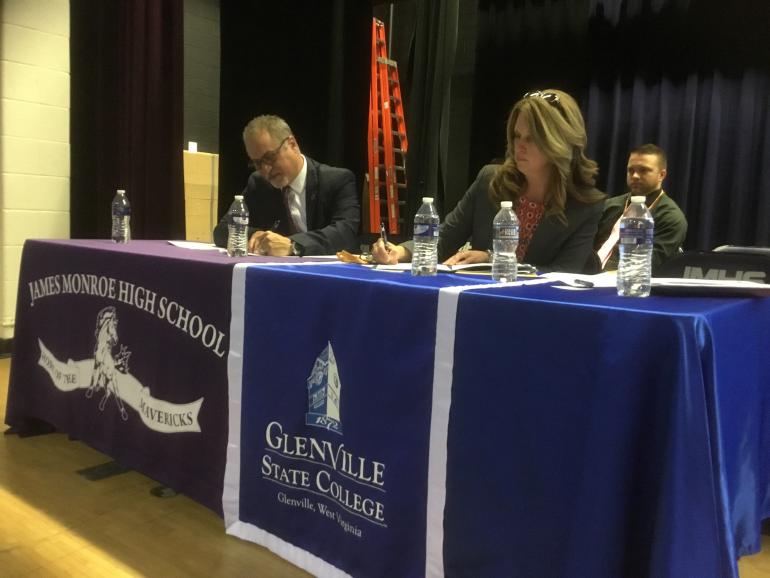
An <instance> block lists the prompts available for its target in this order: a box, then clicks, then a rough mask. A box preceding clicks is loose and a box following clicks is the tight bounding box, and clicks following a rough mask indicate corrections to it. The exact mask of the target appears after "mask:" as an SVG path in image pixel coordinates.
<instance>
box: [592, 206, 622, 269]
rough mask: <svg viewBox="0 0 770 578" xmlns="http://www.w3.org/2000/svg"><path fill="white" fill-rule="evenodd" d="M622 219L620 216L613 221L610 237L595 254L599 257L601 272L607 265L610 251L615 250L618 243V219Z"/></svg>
mask: <svg viewBox="0 0 770 578" xmlns="http://www.w3.org/2000/svg"><path fill="white" fill-rule="evenodd" d="M622 218H623V215H621V216H620V218H619V219H618V220H617V221H615V226H613V227H612V232H610V236H609V237H607V240H606V241H605V242H604V245H602V246H601V248H600V249H599V250H598V251H597V252H596V254H597V255H598V256H599V261H601V263H602V271H604V267H605V266H606V265H607V261H609V259H610V255H612V251H613V249H615V245H617V244H618V241H619V240H620V219H622Z"/></svg>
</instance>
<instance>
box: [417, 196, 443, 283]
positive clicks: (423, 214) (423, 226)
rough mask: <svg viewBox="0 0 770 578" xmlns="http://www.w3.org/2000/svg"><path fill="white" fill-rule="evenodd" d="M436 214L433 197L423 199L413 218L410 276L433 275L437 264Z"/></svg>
mask: <svg viewBox="0 0 770 578" xmlns="http://www.w3.org/2000/svg"><path fill="white" fill-rule="evenodd" d="M438 222H439V220H438V213H437V212H436V208H435V207H434V206H433V197H423V198H422V206H421V207H420V210H418V211H417V214H416V215H415V216H414V253H413V254H412V275H435V274H436V265H437V264H438Z"/></svg>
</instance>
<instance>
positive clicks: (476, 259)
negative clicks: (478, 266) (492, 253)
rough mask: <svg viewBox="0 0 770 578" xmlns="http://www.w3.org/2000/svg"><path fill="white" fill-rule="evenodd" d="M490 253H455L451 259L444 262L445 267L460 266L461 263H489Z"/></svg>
mask: <svg viewBox="0 0 770 578" xmlns="http://www.w3.org/2000/svg"><path fill="white" fill-rule="evenodd" d="M488 261H489V253H487V252H486V251H473V250H471V251H460V252H458V253H455V254H454V255H452V256H451V257H449V259H447V260H446V261H444V265H459V264H461V263H463V264H466V265H470V264H471V263H487V262H488Z"/></svg>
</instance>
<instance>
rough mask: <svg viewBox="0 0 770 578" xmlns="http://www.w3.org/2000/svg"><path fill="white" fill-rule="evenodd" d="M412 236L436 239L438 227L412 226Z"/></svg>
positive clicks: (424, 224)
mask: <svg viewBox="0 0 770 578" xmlns="http://www.w3.org/2000/svg"><path fill="white" fill-rule="evenodd" d="M414 236H415V237H422V238H426V239H433V238H437V237H438V225H436V224H434V223H423V224H418V223H415V224H414Z"/></svg>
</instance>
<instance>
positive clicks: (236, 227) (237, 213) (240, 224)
mask: <svg viewBox="0 0 770 578" xmlns="http://www.w3.org/2000/svg"><path fill="white" fill-rule="evenodd" d="M248 252H249V209H248V208H247V207H246V203H244V202H243V195H235V200H233V204H232V205H230V208H229V209H228V211H227V254H228V255H229V256H230V257H244V256H246V255H247V254H248Z"/></svg>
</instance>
